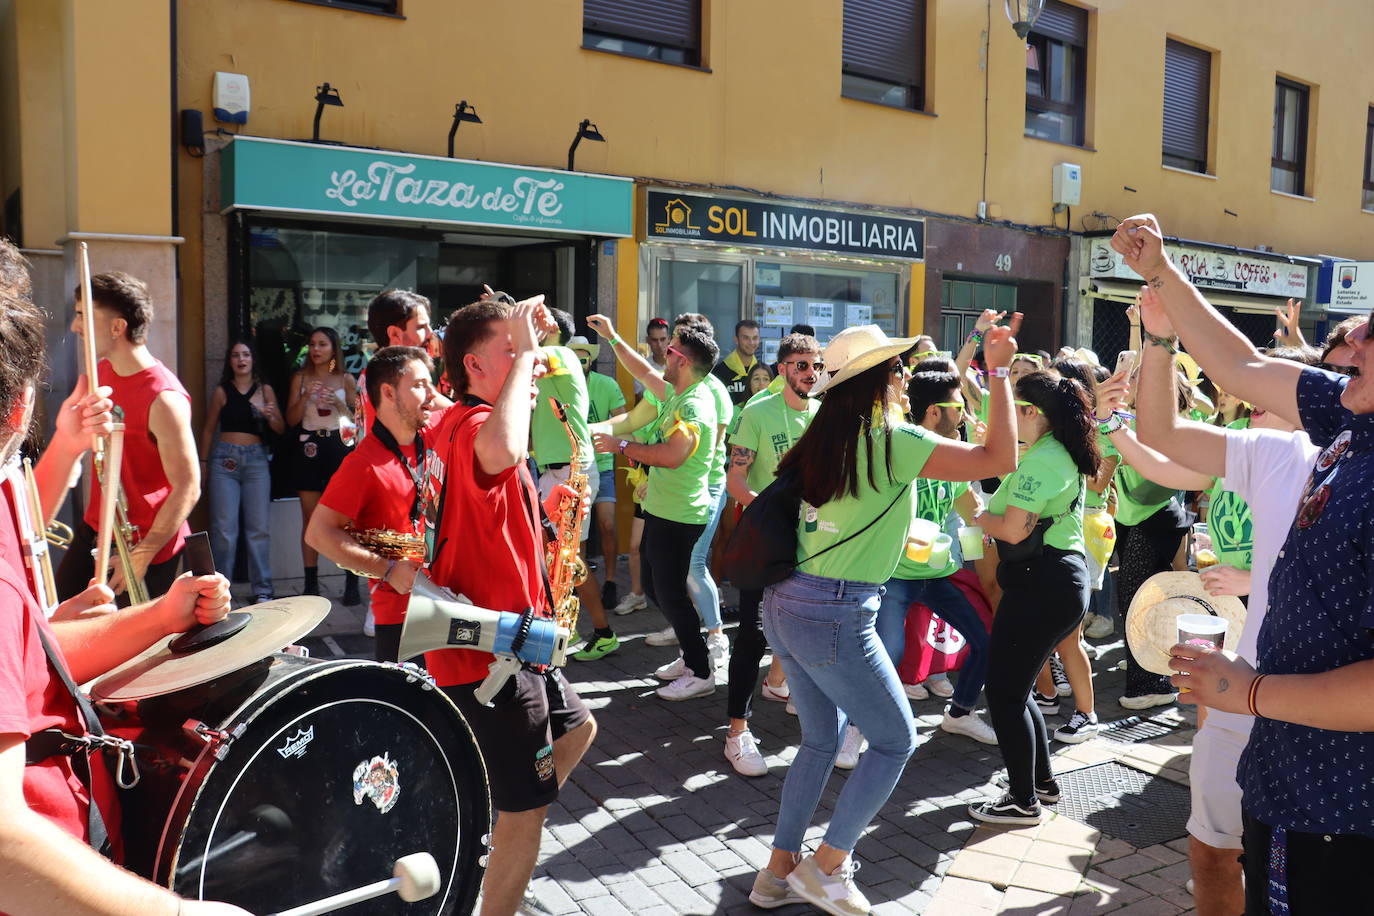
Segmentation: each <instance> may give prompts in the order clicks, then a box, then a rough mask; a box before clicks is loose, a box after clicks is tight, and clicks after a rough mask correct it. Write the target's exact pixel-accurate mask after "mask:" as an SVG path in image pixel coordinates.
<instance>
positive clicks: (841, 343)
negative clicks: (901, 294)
mask: <svg viewBox="0 0 1374 916" xmlns="http://www.w3.org/2000/svg"><path fill="white" fill-rule="evenodd" d="M918 339H919V338H916V337H888V336H887V335H886V334H885V333H883V329H882V328H880V327H878V326H877V325H876V324H864V325H859V326H858V327H856V328H845V329H844V330H843V331H841V332H840V333H838V334H836V335H835V336H834V337H832V338H830V343H828V344H826V345H825V354H824V359H825V368H826V370H827V372H828V373H829V374H828V375H826V376H824V377H822V378H821V380H820V381H818V382H817V383H816V384H815V385H814V386H813V387H812V389H811V396H812V397H815V396H816V395H818V394H820V393H821V392H822V391H827V390H829V389H831V388H834V387H835V386H836V385H839V384H841V383H843V382H847V381H848V380H849V379H852V378H853V377H854V376H856V375H859V374H860V373H862V372H865V371H867V370H869V369H872V368H873V367H874V366H876V365H878V364H880V363H885V362H887V361H888V360H890V359H892V358H893V357H896V356H901V355H902V354H903V353H905V352H906V351H907V350H910V349H911V348H912V347H913V346H915V345H916V341H917V340H918Z"/></svg>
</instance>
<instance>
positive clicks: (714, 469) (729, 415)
mask: <svg viewBox="0 0 1374 916" xmlns="http://www.w3.org/2000/svg"><path fill="white" fill-rule="evenodd" d="M702 381H704V382H705V383H706V384H707V385H708V386H709V387H710V389H711V396H712V397H713V398H715V401H716V425H717V426H724V427H726V429H727V430H728V429H729V427H730V424H731V422H732V420H733V419H734V414H735V402H734V401H732V400H730V389H728V388H726V387H725V383H724V382H722V381H721V380H720V379H718V378H716V377H715V376H714V375H712V374H710V373H709V372H708V373H707V374H706V377H705V378H704V379H702ZM668 387H669V388H671V387H672V386H671V385H669V386H668ZM725 439H726V437H725V436H721V437H720V441H719V442H717V441H716V431H715V430H714V429H713V430H711V440H710V441H711V445H712V448H713V450H714V454H713V456H712V458H711V479H710V485H711V486H712V487H722V486H724V485H725V455H726V449H725Z"/></svg>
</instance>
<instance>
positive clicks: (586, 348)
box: [568, 334, 601, 362]
mask: <svg viewBox="0 0 1374 916" xmlns="http://www.w3.org/2000/svg"><path fill="white" fill-rule="evenodd" d="M568 349H569V350H572V351H573V352H574V353H576V354H578V355H579V356H581V357H583V358H584V359H590V360H591V361H592V362H596V357H597V356H598V355H599V354H600V353H601V344H599V343H592V342H591V341H589V340H588V339H587V338H585V337H583V336H582V335H581V334H579V335H577V336H576V337H569V338H568Z"/></svg>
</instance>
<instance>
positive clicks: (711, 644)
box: [706, 633, 730, 668]
mask: <svg viewBox="0 0 1374 916" xmlns="http://www.w3.org/2000/svg"><path fill="white" fill-rule="evenodd" d="M706 651H707V652H708V653H709V654H710V656H711V664H713V665H715V666H716V667H717V668H719V667H720V666H721V665H723V664H725V663H726V662H728V661H729V660H730V640H728V639H726V638H725V634H724V633H707V634H706Z"/></svg>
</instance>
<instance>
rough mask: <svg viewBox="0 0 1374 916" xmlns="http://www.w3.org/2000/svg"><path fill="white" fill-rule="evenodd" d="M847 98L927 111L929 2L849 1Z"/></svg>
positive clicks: (843, 76) (844, 85)
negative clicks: (926, 74)
mask: <svg viewBox="0 0 1374 916" xmlns="http://www.w3.org/2000/svg"><path fill="white" fill-rule="evenodd" d="M843 46H844V61H843V64H842V67H841V85H840V92H841V94H842V95H844V96H846V97H847V98H851V99H862V100H863V101H866V102H877V103H879V104H882V105H893V106H896V107H898V108H914V109H916V110H918V111H922V110H924V109H925V107H926V104H925V102H926V100H925V73H926V4H925V0H844V38H843Z"/></svg>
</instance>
